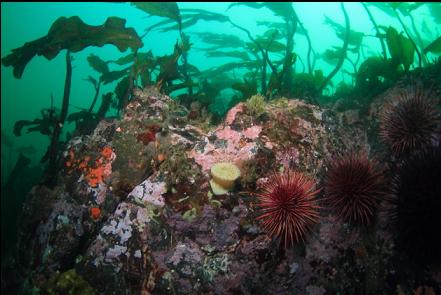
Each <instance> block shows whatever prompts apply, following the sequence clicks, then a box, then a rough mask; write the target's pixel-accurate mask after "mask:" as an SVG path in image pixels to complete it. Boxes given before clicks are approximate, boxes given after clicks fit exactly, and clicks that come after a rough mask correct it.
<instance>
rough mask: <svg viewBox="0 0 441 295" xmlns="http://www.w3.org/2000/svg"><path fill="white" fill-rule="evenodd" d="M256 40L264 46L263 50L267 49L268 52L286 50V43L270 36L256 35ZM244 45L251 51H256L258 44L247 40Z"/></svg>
mask: <svg viewBox="0 0 441 295" xmlns="http://www.w3.org/2000/svg"><path fill="white" fill-rule="evenodd" d="M256 41H257V42H258V43H259V45H260V46H261V47H262V48H264V49H265V50H267V51H269V52H274V53H277V52H278V53H280V52H283V51H285V50H286V45H285V44H283V43H281V42H279V41H276V40H271V39H270V38H265V37H263V36H262V37H258V38H256ZM246 46H247V47H248V48H249V49H250V50H251V51H253V52H258V51H259V48H258V46H257V45H256V44H255V43H253V42H247V43H246Z"/></svg>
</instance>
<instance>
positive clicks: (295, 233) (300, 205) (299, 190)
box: [256, 170, 319, 248]
mask: <svg viewBox="0 0 441 295" xmlns="http://www.w3.org/2000/svg"><path fill="white" fill-rule="evenodd" d="M318 192H319V190H316V189H315V184H314V181H313V180H310V179H308V178H307V177H306V176H304V175H303V174H302V173H299V172H293V171H289V170H288V171H287V172H285V173H284V174H279V173H276V174H274V175H273V176H271V177H270V179H269V180H268V181H267V182H266V183H265V185H264V186H263V192H262V193H260V194H256V195H257V196H258V198H259V207H260V209H261V215H260V216H259V217H258V218H257V219H259V220H262V224H263V227H264V228H265V230H266V232H267V233H268V234H269V235H271V236H275V237H278V238H280V239H281V240H283V245H284V247H285V248H287V247H288V246H290V245H293V244H294V243H295V242H298V241H300V240H303V238H304V235H305V234H306V233H307V232H308V231H309V230H311V227H312V225H313V224H314V223H316V222H317V221H318V218H319V213H318V208H319V206H318V205H317V203H316V201H315V199H314V197H315V195H316V194H317V193H318Z"/></svg>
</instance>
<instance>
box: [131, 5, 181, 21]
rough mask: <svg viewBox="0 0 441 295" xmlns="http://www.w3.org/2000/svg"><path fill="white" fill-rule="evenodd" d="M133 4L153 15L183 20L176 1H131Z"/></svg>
mask: <svg viewBox="0 0 441 295" xmlns="http://www.w3.org/2000/svg"><path fill="white" fill-rule="evenodd" d="M130 4H131V5H133V6H135V7H136V8H138V9H141V10H142V11H144V12H147V13H148V14H151V15H156V16H162V17H167V18H170V19H172V20H174V21H176V22H178V23H180V22H181V12H180V11H179V7H178V4H176V2H130Z"/></svg>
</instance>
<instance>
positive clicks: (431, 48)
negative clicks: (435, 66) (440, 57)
mask: <svg viewBox="0 0 441 295" xmlns="http://www.w3.org/2000/svg"><path fill="white" fill-rule="evenodd" d="M427 52H432V53H437V54H439V53H441V36H440V37H438V38H436V39H435V40H434V41H433V42H432V43H430V44H429V45H427V46H426V47H425V48H424V50H423V53H427Z"/></svg>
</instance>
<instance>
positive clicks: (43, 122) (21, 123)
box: [13, 109, 57, 136]
mask: <svg viewBox="0 0 441 295" xmlns="http://www.w3.org/2000/svg"><path fill="white" fill-rule="evenodd" d="M40 113H41V118H37V119H34V120H32V121H29V120H18V121H16V122H15V124H14V131H13V132H14V135H15V136H21V131H22V129H23V128H24V127H27V126H28V128H27V131H26V133H30V132H40V133H41V134H43V135H48V136H50V135H51V134H52V132H53V130H54V126H55V124H56V120H57V118H56V113H55V109H42V110H41V111H40Z"/></svg>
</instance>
